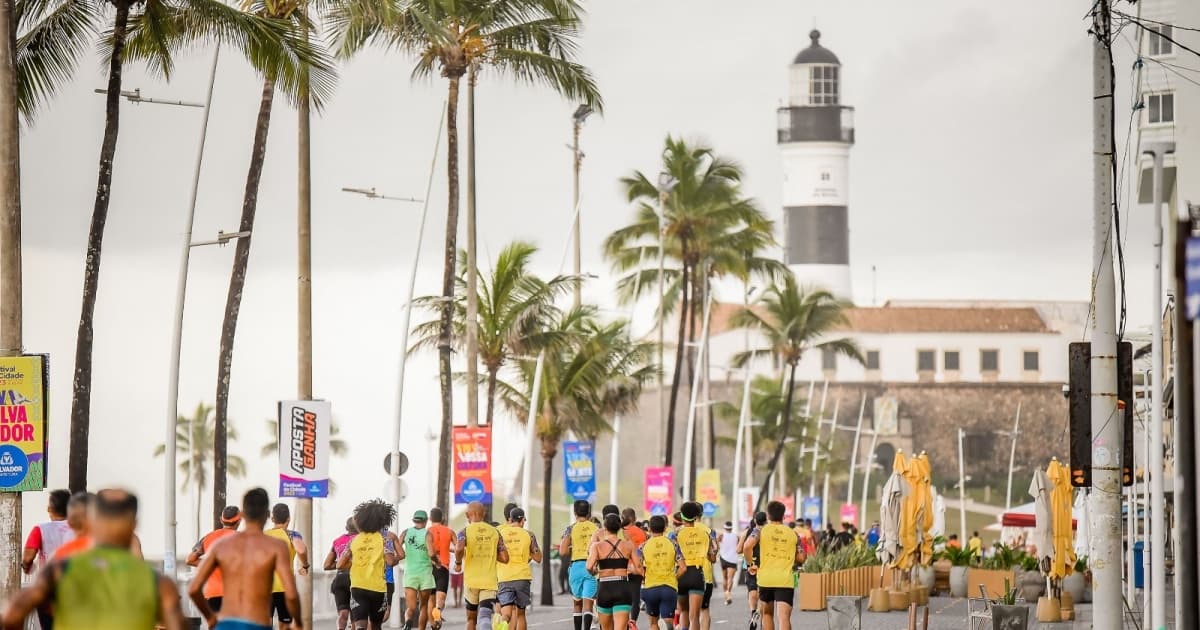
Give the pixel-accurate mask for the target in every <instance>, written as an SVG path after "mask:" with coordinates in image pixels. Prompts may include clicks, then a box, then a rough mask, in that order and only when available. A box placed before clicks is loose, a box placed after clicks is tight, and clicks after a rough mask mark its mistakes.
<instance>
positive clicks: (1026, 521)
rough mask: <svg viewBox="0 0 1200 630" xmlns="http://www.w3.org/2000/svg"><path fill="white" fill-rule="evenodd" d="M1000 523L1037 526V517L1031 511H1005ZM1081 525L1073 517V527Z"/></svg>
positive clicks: (1010, 525)
mask: <svg viewBox="0 0 1200 630" xmlns="http://www.w3.org/2000/svg"><path fill="white" fill-rule="evenodd" d="M1000 524H1001V525H1003V526H1004V527H1030V528H1032V527H1035V526H1036V525H1037V518H1036V517H1035V516H1034V514H1032V513H1030V512H1005V513H1004V514H1003V515H1002V516H1001V517H1000ZM1078 527H1079V521H1078V520H1076V519H1071V529H1076V528H1078Z"/></svg>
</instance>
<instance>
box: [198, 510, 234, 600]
mask: <svg viewBox="0 0 1200 630" xmlns="http://www.w3.org/2000/svg"><path fill="white" fill-rule="evenodd" d="M236 533H237V530H236V529H229V528H227V527H222V528H221V529H214V530H213V531H211V532H209V533H208V535H207V536H205V537H204V538H201V539H200V542H198V543H196V546H195V547H192V551H198V552H200V555H202V556H203V555H204V554H207V553H208V550H209V549H212V546H213V545H215V544H217V541H218V540H221V539H222V538H224V537H226V536H229V535H230V534H236ZM224 596H225V581H224V580H223V579H222V578H221V570H220V569H214V570H213V572H212V575H209V576H208V581H207V582H205V583H204V598H205V599H212V598H214V597H224Z"/></svg>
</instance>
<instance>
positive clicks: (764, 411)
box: [714, 376, 812, 492]
mask: <svg viewBox="0 0 1200 630" xmlns="http://www.w3.org/2000/svg"><path fill="white" fill-rule="evenodd" d="M782 386H783V384H782V383H780V379H776V378H771V377H769V376H757V377H755V378H754V380H753V381H752V382H751V384H750V415H749V416H748V421H749V422H750V438H751V440H750V441H751V443H752V445H753V448H752V450H751V451H750V461H751V462H752V463H753V462H760V463H763V464H766V463H767V462H769V461H770V458H771V453H773V452H775V446H776V444H778V443H779V438H780V435H781V433H782V428H783V422H782V421H781V420H782V418H783V405H784V393H783V390H782ZM714 407H715V411H716V414H717V416H719V417H720V418H721V420H723V421H724V422H725V423H726V424H728V425H729V426H730V428H731V431H730V433H732V434H733V436H721V437H718V438H717V440H716V441H717V443H718V444H720V445H721V446H724V447H726V448H730V449H732V448H734V447H735V446H736V445H737V439H736V428H737V426H738V424H739V421H740V418H741V409H740V408H739V407H738V406H737V405H734V404H733V403H729V402H721V403H718V404H716V405H714ZM802 420H803V421H804V422H805V423H808V424H810V425H811V422H812V419H811V418H803V419H802ZM801 446H802V445H801V443H800V442H798V441H796V440H789V441H788V442H787V443H786V445H785V446H784V450H783V455H781V456H780V457H781V459H780V461H782V462H783V463H782V466H783V469H784V470H799V469H800V462H801V457H800V452H801ZM779 490H781V491H783V492H786V489H783V488H781V489H779Z"/></svg>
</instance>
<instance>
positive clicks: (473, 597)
mask: <svg viewBox="0 0 1200 630" xmlns="http://www.w3.org/2000/svg"><path fill="white" fill-rule="evenodd" d="M454 551H455V560H454V562H455V564H456V565H457V567H458V568H462V571H463V583H464V584H465V585H466V600H467V630H475V628H476V625H477V624H479V625H482V626H483V628H484V629H485V630H488V629H490V628H491V627H492V616H494V615H495V614H496V595H497V593H496V589H497V588H498V587H499V582H498V581H497V579H496V566H497V564H506V563H507V562H508V550H507V549H506V548H505V546H504V539H503V538H501V537H500V531H499V530H497V529H496V528H495V527H492V526H491V525H490V524H488V523H486V522H484V520H483V504H482V503H480V502H478V501H472V502H471V503H470V504H469V505H467V526H466V527H464V528H463V530H462V531H460V532H458V543H457V544H456V545H455V547H454Z"/></svg>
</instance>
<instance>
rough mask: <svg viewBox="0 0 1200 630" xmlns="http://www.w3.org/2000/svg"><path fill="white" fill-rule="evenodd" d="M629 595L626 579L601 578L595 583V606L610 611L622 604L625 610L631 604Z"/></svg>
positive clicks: (631, 599)
mask: <svg viewBox="0 0 1200 630" xmlns="http://www.w3.org/2000/svg"><path fill="white" fill-rule="evenodd" d="M629 595H630V594H629V581H628V580H623V579H622V580H601V581H600V583H599V584H597V585H596V608H597V609H601V610H608V611H611V610H613V609H615V608H617V607H618V606H622V607H624V608H623V610H626V611H627V610H629V609H630V608H631V607H632V606H633V598H632V597H630V596H629Z"/></svg>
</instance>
